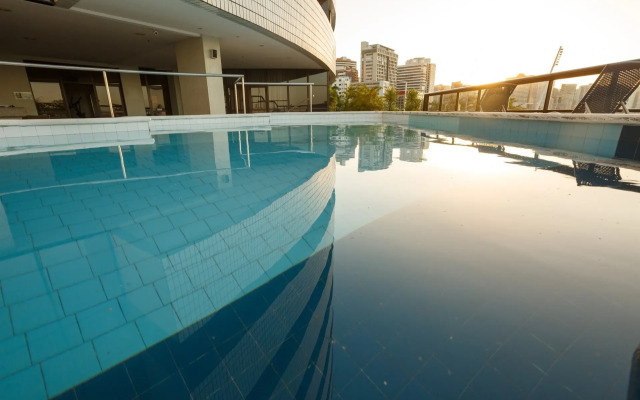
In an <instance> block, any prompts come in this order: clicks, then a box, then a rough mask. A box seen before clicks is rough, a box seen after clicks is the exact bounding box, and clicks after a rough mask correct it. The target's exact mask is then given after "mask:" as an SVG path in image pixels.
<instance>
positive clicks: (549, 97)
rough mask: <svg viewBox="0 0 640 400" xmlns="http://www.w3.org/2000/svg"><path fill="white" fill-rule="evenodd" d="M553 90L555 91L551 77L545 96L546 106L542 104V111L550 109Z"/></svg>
mask: <svg viewBox="0 0 640 400" xmlns="http://www.w3.org/2000/svg"><path fill="white" fill-rule="evenodd" d="M552 91H553V79H549V85H548V86H547V94H546V95H545V96H544V106H542V112H547V111H549V102H550V101H551V92H552Z"/></svg>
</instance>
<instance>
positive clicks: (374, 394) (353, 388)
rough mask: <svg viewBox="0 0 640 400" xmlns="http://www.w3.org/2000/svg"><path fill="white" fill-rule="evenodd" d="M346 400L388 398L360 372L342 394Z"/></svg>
mask: <svg viewBox="0 0 640 400" xmlns="http://www.w3.org/2000/svg"><path fill="white" fill-rule="evenodd" d="M340 395H341V396H342V397H343V398H345V399H367V400H375V399H384V398H386V396H385V395H384V394H383V393H382V392H381V391H380V389H378V387H377V386H376V385H375V384H374V383H373V382H371V380H370V379H369V378H368V377H367V376H366V375H365V374H364V372H360V373H359V374H358V375H356V377H355V378H354V379H353V380H352V381H351V382H350V383H349V384H348V385H347V386H346V387H345V388H344V389H342V391H341V392H340Z"/></svg>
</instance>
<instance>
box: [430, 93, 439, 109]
mask: <svg viewBox="0 0 640 400" xmlns="http://www.w3.org/2000/svg"><path fill="white" fill-rule="evenodd" d="M427 101H428V103H427V104H428V106H427V111H438V110H439V108H440V95H435V96H429V98H428V99H427Z"/></svg>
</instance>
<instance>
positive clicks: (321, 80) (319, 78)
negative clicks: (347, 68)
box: [309, 71, 328, 85]
mask: <svg viewBox="0 0 640 400" xmlns="http://www.w3.org/2000/svg"><path fill="white" fill-rule="evenodd" d="M327 79H328V74H327V72H326V71H325V72H320V73H319V74H313V75H309V82H313V83H314V84H316V85H326V84H327Z"/></svg>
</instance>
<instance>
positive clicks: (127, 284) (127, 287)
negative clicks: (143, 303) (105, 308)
mask: <svg viewBox="0 0 640 400" xmlns="http://www.w3.org/2000/svg"><path fill="white" fill-rule="evenodd" d="M100 281H101V282H102V287H103V288H104V292H105V293H106V295H107V297H108V298H110V299H112V298H114V297H117V296H120V295H121V294H124V293H127V292H130V291H132V290H135V289H137V288H139V287H140V286H142V281H141V280H140V276H139V275H138V270H137V269H136V268H135V267H133V266H129V267H124V268H120V269H118V270H117V271H113V272H110V273H108V274H105V275H102V276H101V277H100Z"/></svg>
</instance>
